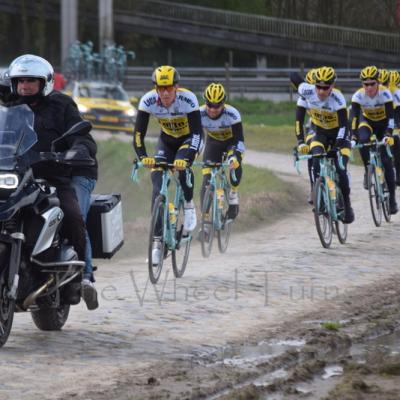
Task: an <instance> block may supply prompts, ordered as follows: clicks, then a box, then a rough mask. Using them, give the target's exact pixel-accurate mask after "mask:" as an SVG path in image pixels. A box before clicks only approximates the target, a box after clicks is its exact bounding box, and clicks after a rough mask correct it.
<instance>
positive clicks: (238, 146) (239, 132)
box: [231, 122, 246, 160]
mask: <svg viewBox="0 0 400 400" xmlns="http://www.w3.org/2000/svg"><path fill="white" fill-rule="evenodd" d="M231 128H232V135H233V137H234V140H235V144H234V148H233V150H234V153H235V155H236V157H238V159H239V160H240V159H241V157H242V156H243V153H244V151H245V150H246V147H245V145H244V136H243V124H242V123H241V122H238V123H237V124H233V125H232V126H231Z"/></svg>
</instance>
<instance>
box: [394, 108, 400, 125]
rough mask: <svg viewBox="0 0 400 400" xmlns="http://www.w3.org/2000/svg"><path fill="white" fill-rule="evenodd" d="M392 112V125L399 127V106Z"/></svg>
mask: <svg viewBox="0 0 400 400" xmlns="http://www.w3.org/2000/svg"><path fill="white" fill-rule="evenodd" d="M393 114H394V126H395V127H396V128H400V106H398V107H396V108H395V109H394V111H393Z"/></svg>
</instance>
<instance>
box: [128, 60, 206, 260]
mask: <svg viewBox="0 0 400 400" xmlns="http://www.w3.org/2000/svg"><path fill="white" fill-rule="evenodd" d="M179 78H180V77H179V73H178V71H177V70H176V69H175V68H174V67H171V66H169V65H163V66H161V67H158V68H156V69H155V70H154V72H153V75H152V81H153V84H154V89H153V90H150V91H149V92H147V93H146V94H145V95H144V96H143V97H142V98H141V99H140V102H139V107H138V114H137V118H136V124H135V129H134V140H133V146H134V149H135V151H136V154H137V155H138V157H139V159H140V160H141V162H142V163H143V165H144V166H145V167H148V168H153V166H154V164H155V162H161V161H166V162H168V163H174V165H175V168H176V169H177V170H179V171H180V174H179V180H180V182H181V185H182V189H183V192H184V197H185V203H184V230H185V231H187V232H190V231H192V230H193V229H194V228H195V227H196V211H195V208H194V204H193V181H194V178H193V172H192V171H191V170H189V172H190V175H191V182H192V184H191V186H190V185H189V186H190V187H189V186H188V184H187V182H186V171H185V170H186V168H187V167H188V166H190V164H191V163H192V162H193V160H194V158H195V156H196V154H197V152H198V151H199V148H200V145H201V141H202V135H203V131H202V128H201V119H200V111H199V103H198V100H197V98H196V96H195V94H194V93H192V92H191V91H189V90H187V89H183V88H179V86H178V83H179ZM150 115H152V116H154V117H155V118H156V119H157V120H158V123H159V124H160V127H161V132H160V136H159V139H158V143H157V147H156V154H155V156H154V157H149V156H148V155H147V151H146V147H145V144H144V137H145V135H146V132H147V126H148V122H149V117H150ZM151 179H152V182H153V193H152V204H153V203H154V200H155V198H156V197H157V195H158V194H159V192H160V189H161V184H162V171H161V170H159V169H153V170H152V173H151ZM154 250H157V249H154ZM159 257H160V255H159V254H153V260H155V261H157V260H159ZM157 264H158V262H157Z"/></svg>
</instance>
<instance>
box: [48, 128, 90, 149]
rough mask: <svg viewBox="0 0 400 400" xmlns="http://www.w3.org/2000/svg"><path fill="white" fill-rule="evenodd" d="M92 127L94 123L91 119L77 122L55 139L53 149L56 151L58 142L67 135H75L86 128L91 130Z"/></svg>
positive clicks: (52, 144)
mask: <svg viewBox="0 0 400 400" xmlns="http://www.w3.org/2000/svg"><path fill="white" fill-rule="evenodd" d="M91 128H92V124H91V123H90V122H89V121H80V122H78V123H76V124H75V125H72V126H71V128H69V129H68V130H67V132H65V133H64V134H63V135H61V136H60V137H59V138H57V139H55V140H53V142H52V143H51V151H55V147H56V144H57V142H59V141H61V140H64V139H65V138H66V137H67V136H72V135H75V134H77V133H79V132H80V131H86V130H87V131H90V129H91Z"/></svg>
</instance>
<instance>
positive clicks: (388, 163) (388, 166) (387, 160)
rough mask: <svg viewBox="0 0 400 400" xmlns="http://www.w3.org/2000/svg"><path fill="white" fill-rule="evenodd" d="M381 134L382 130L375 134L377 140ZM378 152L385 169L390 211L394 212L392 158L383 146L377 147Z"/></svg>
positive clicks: (381, 136)
mask: <svg viewBox="0 0 400 400" xmlns="http://www.w3.org/2000/svg"><path fill="white" fill-rule="evenodd" d="M383 135H384V134H383V132H379V134H377V138H378V139H379V140H382V138H383ZM379 153H380V155H381V160H382V165H383V168H384V169H385V180H386V184H387V187H388V190H389V203H390V213H391V214H396V213H397V202H396V183H395V177H394V169H393V162H392V158H391V157H390V156H389V155H388V153H387V151H386V147H385V146H381V147H380V148H379Z"/></svg>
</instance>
